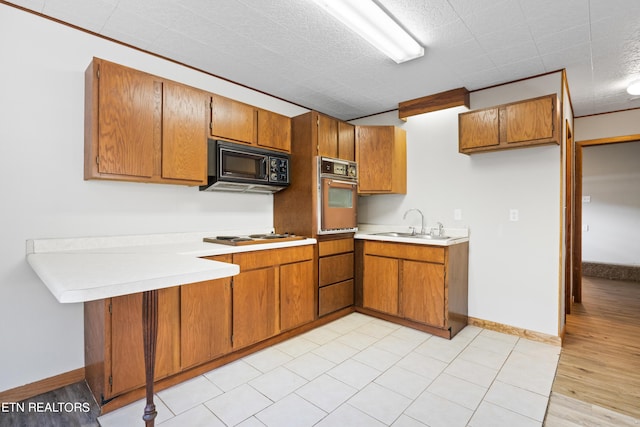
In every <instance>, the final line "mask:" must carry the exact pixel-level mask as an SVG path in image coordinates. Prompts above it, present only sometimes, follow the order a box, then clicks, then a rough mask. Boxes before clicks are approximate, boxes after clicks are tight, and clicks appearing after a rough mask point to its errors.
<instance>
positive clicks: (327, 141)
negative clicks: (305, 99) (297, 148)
mask: <svg viewBox="0 0 640 427" xmlns="http://www.w3.org/2000/svg"><path fill="white" fill-rule="evenodd" d="M316 114H317V120H316V123H317V126H318V143H317V147H318V156H324V157H333V158H334V159H343V160H351V161H353V160H355V126H353V125H351V124H349V123H345V122H343V121H340V120H338V119H334V118H333V117H329V116H325V115H324V114H320V113H316Z"/></svg>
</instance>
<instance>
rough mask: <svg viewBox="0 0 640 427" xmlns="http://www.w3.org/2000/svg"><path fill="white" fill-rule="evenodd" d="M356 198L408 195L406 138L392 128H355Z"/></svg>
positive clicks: (403, 132) (399, 131)
mask: <svg viewBox="0 0 640 427" xmlns="http://www.w3.org/2000/svg"><path fill="white" fill-rule="evenodd" d="M356 149H357V153H356V161H357V162H358V174H359V180H358V193H359V194H406V193H407V135H406V132H405V130H404V129H401V128H398V127H395V126H356Z"/></svg>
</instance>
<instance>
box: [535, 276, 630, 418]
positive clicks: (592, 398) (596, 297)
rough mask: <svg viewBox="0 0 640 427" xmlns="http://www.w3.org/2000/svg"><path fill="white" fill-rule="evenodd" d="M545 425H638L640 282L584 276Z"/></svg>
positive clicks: (569, 326) (568, 325) (573, 308)
mask: <svg viewBox="0 0 640 427" xmlns="http://www.w3.org/2000/svg"><path fill="white" fill-rule="evenodd" d="M582 289H583V291H582V292H583V294H582V303H580V304H575V303H574V304H573V306H572V314H570V315H568V316H567V328H566V336H565V342H564V343H563V347H562V354H561V356H560V362H559V364H558V370H557V373H556V378H555V381H554V384H553V388H552V395H551V400H550V403H549V408H548V411H547V416H546V419H545V425H546V426H574V425H576V426H577V425H581V426H582V425H588V426H591V425H592V426H609V425H611V426H627V425H630V426H638V425H640V283H636V282H622V281H613V280H606V279H599V278H594V277H584V278H583V284H582Z"/></svg>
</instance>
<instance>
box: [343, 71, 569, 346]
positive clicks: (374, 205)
mask: <svg viewBox="0 0 640 427" xmlns="http://www.w3.org/2000/svg"><path fill="white" fill-rule="evenodd" d="M560 85H561V79H560V73H555V74H552V75H549V76H545V77H541V78H537V79H533V80H526V81H523V82H518V83H513V84H510V85H506V86H502V87H497V88H494V89H489V90H485V91H481V92H474V93H472V94H471V108H472V109H476V108H483V107H486V106H491V105H498V104H503V103H507V102H512V101H516V100H521V99H527V98H532V97H536V96H541V95H546V94H549V93H554V92H555V93H558V94H559V93H560V87H561V86H560ZM462 111H466V109H465V108H463V107H458V108H453V109H448V110H443V111H438V112H433V113H427V114H423V115H419V116H414V117H410V118H409V119H408V120H407V122H406V123H403V122H401V121H399V120H398V119H397V113H395V112H394V113H387V114H384V115H380V116H374V117H369V118H367V119H363V120H359V121H356V122H354V123H357V124H392V125H397V126H401V127H403V128H404V129H406V131H407V181H408V182H407V195H404V196H403V195H376V196H368V197H361V198H360V199H359V204H358V207H359V209H360V210H359V222H362V223H374V224H388V225H397V224H406V225H407V226H408V225H415V222H414V220H415V218H413V217H412V218H407V220H406V221H403V220H402V216H403V213H404V212H405V211H406V210H407V209H410V208H419V209H421V210H422V211H423V212H424V213H425V216H426V217H427V219H428V224H429V225H434V224H435V222H436V221H440V222H442V223H444V225H445V226H446V227H459V226H465V227H469V228H470V233H471V234H470V243H469V315H470V316H472V317H476V318H480V319H484V320H490V321H494V322H498V323H502V324H506V325H511V326H515V327H518V328H524V329H529V330H534V331H538V332H542V333H545V334H549V335H553V336H557V335H558V315H559V305H558V304H559V292H560V283H559V280H560V277H559V276H560V271H559V266H560V261H559V259H560V252H559V251H560V247H561V246H560V243H561V240H560V224H561V208H560V200H561V197H560V191H561V183H560V180H561V163H560V160H561V158H560V151H561V150H560V147H559V146H544V147H536V148H526V149H518V150H509V151H500V152H492V153H479V154H473V155H471V156H467V155H464V154H459V153H458V114H459V113H460V112H462ZM454 209H462V220H461V221H455V220H454V219H453V211H454ZM510 209H518V210H519V216H520V220H519V221H518V222H511V221H509V210H510Z"/></svg>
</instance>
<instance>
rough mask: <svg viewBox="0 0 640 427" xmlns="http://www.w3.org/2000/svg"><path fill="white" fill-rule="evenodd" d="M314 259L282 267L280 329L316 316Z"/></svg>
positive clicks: (298, 324)
mask: <svg viewBox="0 0 640 427" xmlns="http://www.w3.org/2000/svg"><path fill="white" fill-rule="evenodd" d="M314 294H315V285H314V281H313V261H311V260H309V261H303V262H296V263H293V264H287V265H283V266H281V267H280V330H282V331H284V330H287V329H291V328H294V327H296V326H300V325H303V324H305V323H309V322H311V321H313V319H314V318H315V307H316V304H315V298H314Z"/></svg>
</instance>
